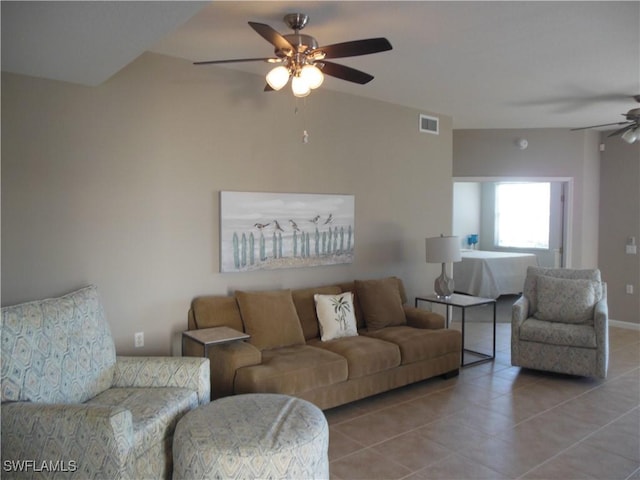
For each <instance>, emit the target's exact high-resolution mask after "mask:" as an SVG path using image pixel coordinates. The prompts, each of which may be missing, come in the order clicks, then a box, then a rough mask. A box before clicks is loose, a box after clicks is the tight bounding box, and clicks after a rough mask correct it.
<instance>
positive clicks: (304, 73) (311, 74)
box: [300, 65, 324, 90]
mask: <svg viewBox="0 0 640 480" xmlns="http://www.w3.org/2000/svg"><path fill="white" fill-rule="evenodd" d="M300 77H302V78H303V79H304V80H305V81H306V82H307V85H309V88H310V89H311V90H313V89H315V88H318V87H319V86H320V85H322V82H323V81H324V75H323V74H322V72H321V71H320V69H319V68H318V67H316V66H315V65H305V66H304V67H302V70H300Z"/></svg>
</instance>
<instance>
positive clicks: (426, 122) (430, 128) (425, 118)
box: [420, 113, 440, 135]
mask: <svg viewBox="0 0 640 480" xmlns="http://www.w3.org/2000/svg"><path fill="white" fill-rule="evenodd" d="M439 125H440V119H439V118H438V117H430V116H429V115H424V114H422V113H421V114H420V131H421V132H427V133H433V134H435V135H439V134H440V130H439Z"/></svg>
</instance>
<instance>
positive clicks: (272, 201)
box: [220, 191, 355, 272]
mask: <svg viewBox="0 0 640 480" xmlns="http://www.w3.org/2000/svg"><path fill="white" fill-rule="evenodd" d="M354 249H355V198H354V196H353V195H333V194H300V193H264V192H228V191H223V192H220V271H221V272H248V271H254V270H262V269H277V268H296V267H314V266H318V265H336V264H344V263H352V262H353V258H354Z"/></svg>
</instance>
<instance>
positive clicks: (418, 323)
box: [403, 305, 444, 329]
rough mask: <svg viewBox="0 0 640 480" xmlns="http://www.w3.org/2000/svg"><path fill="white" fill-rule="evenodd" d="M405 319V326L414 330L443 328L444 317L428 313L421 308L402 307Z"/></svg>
mask: <svg viewBox="0 0 640 480" xmlns="http://www.w3.org/2000/svg"><path fill="white" fill-rule="evenodd" d="M403 308H404V314H405V316H406V317H407V325H409V326H410V327H415V328H428V329H438V328H444V317H443V316H442V315H440V314H439V313H435V312H429V311H427V310H423V309H421V308H416V307H411V306H409V305H403Z"/></svg>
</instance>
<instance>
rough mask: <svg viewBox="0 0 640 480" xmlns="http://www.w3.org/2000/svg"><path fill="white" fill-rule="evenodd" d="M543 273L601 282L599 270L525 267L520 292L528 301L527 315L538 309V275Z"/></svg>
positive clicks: (532, 314)
mask: <svg viewBox="0 0 640 480" xmlns="http://www.w3.org/2000/svg"><path fill="white" fill-rule="evenodd" d="M539 275H545V276H548V277H554V278H564V279H575V280H593V281H595V282H601V281H602V280H601V277H600V270H598V269H597V268H590V269H572V268H545V267H527V276H526V278H525V281H524V287H523V289H522V294H523V295H524V297H525V298H526V299H527V300H528V301H529V316H530V317H532V316H534V315H535V313H536V312H537V311H538V276H539Z"/></svg>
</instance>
